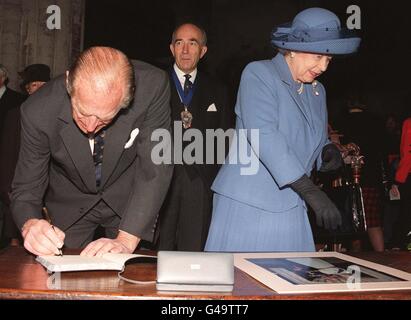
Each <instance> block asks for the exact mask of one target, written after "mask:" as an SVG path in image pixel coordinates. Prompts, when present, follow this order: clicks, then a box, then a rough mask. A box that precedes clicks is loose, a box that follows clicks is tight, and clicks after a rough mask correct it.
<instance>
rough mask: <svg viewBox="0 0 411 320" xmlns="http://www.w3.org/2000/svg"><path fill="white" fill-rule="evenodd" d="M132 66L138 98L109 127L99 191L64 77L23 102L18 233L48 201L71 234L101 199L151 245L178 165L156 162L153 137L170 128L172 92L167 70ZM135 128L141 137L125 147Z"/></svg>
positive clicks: (15, 202) (15, 199)
mask: <svg viewBox="0 0 411 320" xmlns="http://www.w3.org/2000/svg"><path fill="white" fill-rule="evenodd" d="M133 65H134V70H135V77H136V83H135V85H136V92H135V96H134V100H133V102H132V103H131V105H130V106H129V107H128V108H127V109H124V110H122V111H121V112H120V113H119V115H118V116H117V118H116V119H115V120H114V122H113V123H112V124H111V125H110V126H108V127H107V128H106V135H105V152H104V159H103V166H102V181H101V186H100V188H98V189H97V187H96V178H95V168H94V163H93V158H92V155H91V151H90V146H89V141H88V138H87V137H86V136H85V135H84V134H83V133H82V132H81V131H80V130H79V129H78V127H77V126H76V124H75V122H74V121H73V119H72V115H71V104H70V100H69V97H68V95H67V92H66V88H65V78H64V77H63V76H61V77H58V78H56V79H54V80H52V81H50V82H49V83H47V84H46V85H44V86H43V87H42V88H41V89H40V90H39V91H38V92H36V94H34V95H33V96H31V97H30V98H29V99H28V100H27V101H26V102H25V103H24V104H23V105H22V107H21V124H22V134H21V135H22V140H21V148H20V156H19V161H18V164H17V168H16V174H15V177H14V180H13V191H12V203H11V209H12V213H13V215H14V219H15V221H16V223H17V225H18V227H19V228H21V227H22V225H23V224H24V223H25V221H27V220H28V219H30V218H41V209H42V206H43V203H44V205H45V206H46V207H47V208H48V211H49V214H50V217H51V220H52V222H53V223H54V224H55V225H56V226H58V227H59V228H61V229H63V230H65V229H67V228H68V227H70V226H71V225H72V224H74V223H75V222H76V221H77V220H78V219H79V218H80V217H81V216H83V215H84V214H85V213H86V212H87V211H88V210H89V209H90V208H92V207H93V206H94V205H95V204H96V203H97V202H98V201H100V200H101V199H102V200H104V201H105V202H106V203H107V204H108V206H110V207H111V208H112V209H113V210H114V211H115V212H116V213H117V214H118V215H120V216H121V222H120V226H119V229H121V230H123V231H126V232H128V233H130V234H133V235H136V236H138V237H140V238H142V239H145V240H149V241H151V240H152V237H153V231H154V230H153V229H154V225H155V222H156V219H157V216H158V211H159V209H160V206H161V204H162V202H163V200H164V197H165V194H166V192H167V189H168V186H169V182H170V179H171V175H172V166H171V165H155V164H154V163H153V161H152V160H151V150H152V147H153V146H154V145H155V142H152V141H151V133H152V132H153V130H155V129H157V128H165V129H170V107H169V98H170V89H169V82H168V78H167V75H166V73H165V72H163V71H161V70H160V69H157V68H155V67H153V66H151V65H149V64H146V63H143V62H139V61H133ZM135 128H138V129H139V134H138V135H137V137H136V139H135V141H134V143H133V144H132V146H131V147H129V148H125V144H126V142H127V141H128V140H129V138H130V133H131V131H132V130H134V129H135Z"/></svg>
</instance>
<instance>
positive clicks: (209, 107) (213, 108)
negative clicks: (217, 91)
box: [207, 103, 217, 112]
mask: <svg viewBox="0 0 411 320" xmlns="http://www.w3.org/2000/svg"><path fill="white" fill-rule="evenodd" d="M210 111H211V112H213V111H217V107H216V106H215V104H214V103H213V104H210V105H209V106H208V109H207V112H210Z"/></svg>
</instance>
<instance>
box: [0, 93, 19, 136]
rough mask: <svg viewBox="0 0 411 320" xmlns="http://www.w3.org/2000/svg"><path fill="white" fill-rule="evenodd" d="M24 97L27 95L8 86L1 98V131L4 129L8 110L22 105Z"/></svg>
mask: <svg viewBox="0 0 411 320" xmlns="http://www.w3.org/2000/svg"><path fill="white" fill-rule="evenodd" d="M24 99H25V97H24V96H23V95H22V94H20V93H18V92H16V91H14V90H11V89H9V88H6V91H5V92H4V94H3V96H2V97H1V99H0V133H1V132H2V130H3V124H4V120H5V117H6V114H7V112H8V111H9V110H10V109H13V108H16V107H18V106H20V105H21V104H22V103H23V101H24Z"/></svg>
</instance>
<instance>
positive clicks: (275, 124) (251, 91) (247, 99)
mask: <svg viewBox="0 0 411 320" xmlns="http://www.w3.org/2000/svg"><path fill="white" fill-rule="evenodd" d="M269 71H270V70H268V69H267V68H266V67H265V66H264V65H261V64H258V63H251V64H249V65H248V66H247V67H246V69H245V70H244V72H243V75H242V79H241V83H240V88H239V94H238V101H237V103H238V106H239V109H240V110H239V112H240V114H241V120H242V122H243V125H244V128H245V129H247V138H248V141H249V142H250V143H251V141H252V140H251V131H250V129H258V130H259V146H258V150H256V148H255V146H253V145H251V147H252V148H253V150H254V152H255V153H256V154H257V155H258V157H259V160H260V162H261V163H262V165H264V166H265V167H266V168H267V170H268V171H269V172H270V174H271V176H272V177H273V178H274V180H275V181H276V183H277V185H278V186H279V187H280V188H281V187H283V186H285V185H288V184H290V183H292V182H294V181H296V180H297V179H299V178H300V177H301V176H302V175H303V174H305V170H304V168H303V166H302V164H301V162H300V161H299V160H298V158H297V156H296V153H295V150H294V148H296V147H298V146H292V145H289V144H288V142H287V139H286V137H285V136H284V134H283V133H282V132H281V131H280V130H279V124H280V121H281V119H280V118H279V104H278V102H279V101H278V98H277V94H278V93H277V88H276V87H275V86H276V85H283V84H282V83H281V81H280V80H278V81H275V80H273V77H274V75H272V74H271V73H270V72H269ZM284 85H285V84H284ZM290 99H291V97H290Z"/></svg>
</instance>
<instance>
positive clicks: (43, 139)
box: [11, 100, 50, 229]
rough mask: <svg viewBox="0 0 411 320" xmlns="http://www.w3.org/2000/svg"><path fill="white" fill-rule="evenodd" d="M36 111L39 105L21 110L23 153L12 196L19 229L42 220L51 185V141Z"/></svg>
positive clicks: (29, 105) (12, 204)
mask: <svg viewBox="0 0 411 320" xmlns="http://www.w3.org/2000/svg"><path fill="white" fill-rule="evenodd" d="M28 101H30V100H28ZM35 109H36V105H35V102H34V103H31V104H29V103H27V102H26V103H24V104H23V105H22V107H21V140H20V153H19V159H18V162H17V167H16V172H15V175H14V179H13V183H12V195H11V211H12V214H13V218H14V221H15V222H16V225H17V227H18V228H19V229H21V227H22V226H23V224H24V223H25V222H26V221H27V220H28V219H31V218H37V219H41V218H42V215H41V210H42V207H43V197H44V193H45V191H46V189H47V186H48V183H49V175H48V170H49V161H50V148H49V142H48V138H47V136H46V134H44V132H43V131H42V130H41V128H40V126H39V125H38V124H37V123H36V121H35V118H36V117H33V115H32V114H30V112H33V110H35Z"/></svg>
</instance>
